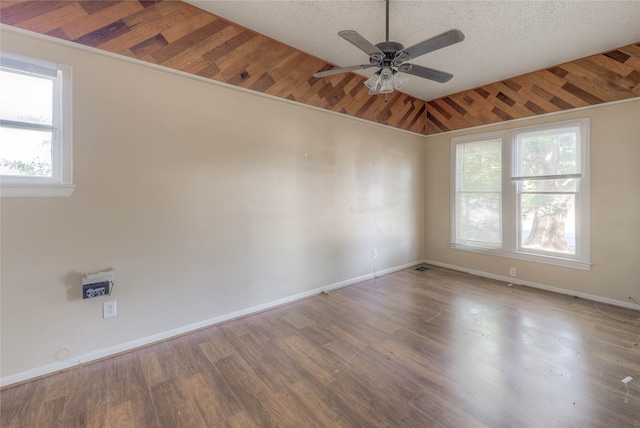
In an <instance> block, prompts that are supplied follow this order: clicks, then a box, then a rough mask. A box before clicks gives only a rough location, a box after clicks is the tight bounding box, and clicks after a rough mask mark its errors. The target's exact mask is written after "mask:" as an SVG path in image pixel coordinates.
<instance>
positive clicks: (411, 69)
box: [398, 63, 453, 83]
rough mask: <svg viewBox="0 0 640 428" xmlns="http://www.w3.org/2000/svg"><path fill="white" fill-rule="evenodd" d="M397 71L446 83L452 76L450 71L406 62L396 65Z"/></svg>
mask: <svg viewBox="0 0 640 428" xmlns="http://www.w3.org/2000/svg"><path fill="white" fill-rule="evenodd" d="M398 71H401V72H403V73H407V74H413V75H414V76H418V77H422V78H424V79H429V80H434V81H436V82H440V83H446V82H448V81H449V80H451V78H452V77H453V74H451V73H445V72H444V71H440V70H436V69H433V68H428V67H423V66H421V65H415V64H406V63H405V64H402V65H401V66H400V67H398Z"/></svg>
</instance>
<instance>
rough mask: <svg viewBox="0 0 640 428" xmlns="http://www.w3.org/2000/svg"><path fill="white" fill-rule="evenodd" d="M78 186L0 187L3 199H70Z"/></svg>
mask: <svg viewBox="0 0 640 428" xmlns="http://www.w3.org/2000/svg"><path fill="white" fill-rule="evenodd" d="M75 188H76V186H74V185H73V184H36V185H34V184H7V183H3V184H2V185H1V186H0V196H1V197H2V198H68V197H69V196H71V194H72V193H73V191H74V189H75Z"/></svg>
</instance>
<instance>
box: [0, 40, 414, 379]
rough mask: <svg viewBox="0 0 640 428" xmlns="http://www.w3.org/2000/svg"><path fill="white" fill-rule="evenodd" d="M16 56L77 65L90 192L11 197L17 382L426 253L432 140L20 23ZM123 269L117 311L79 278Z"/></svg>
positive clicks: (7, 214)
mask: <svg viewBox="0 0 640 428" xmlns="http://www.w3.org/2000/svg"><path fill="white" fill-rule="evenodd" d="M2 49H3V50H6V51H8V52H14V53H19V54H23V55H30V56H35V57H40V58H44V59H48V60H52V61H57V62H61V63H66V64H70V65H72V66H73V73H74V88H73V90H74V98H73V102H74V157H73V158H74V159H73V160H74V171H73V172H74V182H75V184H76V190H75V192H74V193H73V195H72V196H71V197H70V198H65V199H3V200H2V202H1V203H2V205H1V213H2V215H1V233H2V247H1V251H2V253H1V255H2V266H1V268H2V274H1V297H2V307H1V310H2V313H1V322H2V326H1V328H2V331H1V333H2V336H1V340H2V343H1V345H2V346H1V357H2V359H1V368H2V372H1V375H2V377H6V376H10V375H15V374H16V373H20V372H25V371H31V372H33V370H34V369H37V368H38V367H43V366H47V365H51V364H53V363H55V362H56V361H57V359H60V358H64V357H66V356H68V355H67V354H66V353H62V354H58V355H57V356H56V353H57V352H58V351H60V350H61V349H62V348H68V349H69V350H71V351H72V352H73V353H75V354H77V355H87V354H91V353H92V352H93V353H95V352H96V351H99V350H101V349H107V348H110V347H113V346H117V345H118V344H122V343H126V342H130V341H135V340H138V339H140V338H144V337H149V336H153V335H155V334H157V333H160V332H166V331H170V330H173V329H176V328H180V327H182V326H186V325H190V324H193V323H197V322H200V321H202V320H207V319H212V318H215V317H218V316H221V315H224V314H230V313H234V312H236V311H241V310H243V309H246V308H252V307H256V306H259V305H263V304H268V303H270V302H274V301H277V300H279V299H285V298H287V297H290V296H295V295H298V294H300V293H304V292H308V291H310V290H314V289H317V288H319V287H323V286H329V285H331V284H335V283H338V282H341V281H345V280H349V279H352V278H357V277H360V276H363V275H367V274H371V273H372V272H373V270H374V269H376V270H382V269H390V268H393V267H397V266H402V265H404V264H408V263H412V262H415V261H418V260H420V259H422V257H423V242H422V239H423V236H424V194H425V189H424V137H421V136H417V135H411V134H407V133H402V132H400V131H397V130H394V129H385V128H383V127H380V126H377V125H371V124H366V123H363V122H359V121H356V120H353V119H349V118H346V117H341V116H338V115H333V114H330V113H327V112H321V111H315V110H312V109H309V108H306V107H301V106H297V105H292V104H288V103H286V102H281V101H274V100H272V99H267V98H264V97H260V96H256V95H252V94H247V93H244V92H241V91H238V90H234V89H228V88H224V87H220V86H218V85H215V84H211V83H208V82H203V81H199V80H194V79H191V78H187V77H183V76H178V75H176V74H172V73H170V72H166V71H161V70H158V69H154V68H150V67H147V66H142V65H139V64H134V63H131V62H128V61H123V60H119V59H114V58H112V57H108V56H105V55H103V54H100V53H95V52H89V51H87V50H82V49H79V48H73V47H68V46H66V45H64V44H61V43H59V42H53V41H43V40H39V39H34V38H31V37H27V36H24V35H22V34H16V33H15V32H13V31H6V30H5V31H3V33H2ZM373 248H376V249H377V250H378V254H379V256H378V258H377V259H376V260H375V265H374V260H373V259H372V257H371V250H372V249H373ZM111 267H113V268H115V269H116V272H117V274H116V275H117V276H116V287H115V290H114V294H113V296H112V298H113V299H115V300H117V302H118V316H117V317H116V318H111V319H107V320H104V319H102V304H103V303H104V302H105V301H106V300H108V299H107V298H95V299H89V300H84V301H83V300H81V290H80V279H79V275H78V272H80V271H85V272H94V271H98V270H103V269H106V268H111Z"/></svg>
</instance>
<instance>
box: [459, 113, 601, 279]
mask: <svg viewBox="0 0 640 428" xmlns="http://www.w3.org/2000/svg"><path fill="white" fill-rule="evenodd" d="M567 125H579V126H580V129H581V134H582V139H581V147H580V150H581V153H580V154H581V162H582V166H583V169H582V171H581V173H582V174H581V179H580V181H579V186H580V189H579V192H578V195H579V198H578V199H577V201H576V254H575V256H570V257H561V256H556V255H548V254H539V253H534V252H528V251H521V250H519V249H518V239H517V231H518V224H517V223H518V222H517V219H516V214H517V207H516V197H517V192H516V190H515V184H514V180H513V179H512V174H513V166H514V163H515V153H514V152H515V150H514V149H513V147H514V139H515V136H516V134H517V133H522V132H533V131H536V130H545V129H553V128H557V127H562V126H567ZM497 138H501V139H502V141H503V144H502V162H503V166H502V202H503V206H502V219H503V222H502V245H501V246H490V245H473V244H469V243H459V242H456V237H457V231H456V228H457V221H458V215H457V212H456V190H457V189H456V168H457V165H456V146H457V145H458V144H462V143H469V142H474V141H482V140H488V139H497ZM589 146H590V121H589V118H583V119H577V120H569V121H562V122H554V123H547V124H543V125H536V126H527V127H521V128H513V129H507V130H504V131H496V132H488V133H482V134H473V135H465V136H461V137H454V138H452V139H451V152H450V153H451V154H450V156H451V158H450V159H451V178H450V192H451V193H450V208H451V211H450V212H451V238H450V239H451V240H450V243H449V244H450V247H451V249H454V250H462V251H470V252H476V253H483V254H489V255H494V256H499V257H506V258H511V259H518V260H526V261H532V262H538V263H544V264H550V265H556V266H563V267H569V268H574V269H581V270H590V269H591V254H590V247H591V245H590V233H591V228H590V196H589V193H590V192H589V189H590V165H591V163H590V150H589ZM578 205H579V208H578ZM504 219H512V220H510V223H511V224H505V222H504Z"/></svg>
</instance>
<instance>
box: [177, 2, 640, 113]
mask: <svg viewBox="0 0 640 428" xmlns="http://www.w3.org/2000/svg"><path fill="white" fill-rule="evenodd" d="M188 3H191V4H193V5H195V6H197V7H199V8H202V9H204V10H208V11H210V12H212V13H214V14H216V15H218V16H221V17H223V18H226V19H228V20H230V21H233V22H235V23H238V24H240V25H243V26H245V27H247V28H250V29H252V30H254V31H257V32H258V33H261V34H264V35H266V36H269V37H271V38H273V39H276V40H278V41H281V42H283V43H286V44H288V45H290V46H293V47H295V48H297V49H300V50H302V51H304V52H307V53H309V54H312V55H315V56H317V57H319V58H322V59H324V60H326V61H328V62H330V63H333V64H336V65H339V66H341V67H344V66H348V65H355V64H365V63H367V62H368V58H367V56H366V55H365V54H364V53H363V52H361V51H360V50H358V49H357V48H356V47H354V46H353V45H351V44H350V43H348V42H347V41H345V40H343V39H342V38H341V37H339V36H338V31H340V30H356V31H358V32H359V33H360V34H362V35H363V36H364V37H365V38H367V39H368V40H369V41H371V42H372V43H374V44H375V43H379V42H381V41H384V39H385V3H384V0H357V1H347V0H343V1H330V0H298V1H270V0H261V1H238V0H236V1H220V0H200V1H195V0H194V1H188ZM389 15H390V31H389V33H390V34H389V38H390V40H392V41H396V42H400V43H402V44H403V45H405V47H409V46H411V45H413V44H415V43H418V42H420V41H422V40H425V39H428V38H430V37H433V36H435V35H438V34H440V33H442V32H444V31H447V30H449V29H452V28H457V29H459V30H461V31H462V32H463V33H464V34H465V37H466V38H465V40H464V41H463V42H461V43H458V44H456V45H453V46H449V47H447V48H444V49H441V50H439V51H435V52H432V53H429V54H427V55H424V56H422V57H420V58H417V59H415V60H412V61H411V62H412V63H415V64H419V65H423V66H426V67H432V68H436V69H439V70H443V71H447V72H450V73H452V74H453V75H454V78H453V79H452V80H450V81H449V82H448V83H444V84H442V83H435V82H432V81H429V80H425V79H421V78H418V77H415V76H408V77H409V78H410V82H409V84H408V85H407V86H406V87H405V88H404V89H403V92H406V93H408V94H411V95H413V96H415V97H418V98H421V99H424V100H431V99H434V98H439V97H442V96H445V95H449V94H452V93H456V92H459V91H462V90H465V89H470V88H474V87H477V86H481V85H484V84H487V83H492V82H496V81H499V80H502V79H505V78H509V77H514V76H517V75H520V74H524V73H528V72H531V71H535V70H539V69H542V68H546V67H550V66H553V65H557V64H560V63H563V62H566V61H570V60H573V59H577V58H582V57H585V56H588V55H593V54H596V53H600V52H603V51H607V50H609V49H613V48H616V47H619V46H623V45H628V44H631V43H635V42H638V41H640V1H580V0H574V1H544V0H539V1H431V0H423V1H406V0H390V12H389ZM372 70H373V69H371V70H366V71H363V72H362V74H363V75H370V74H371V73H372V72H373V71H372Z"/></svg>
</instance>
